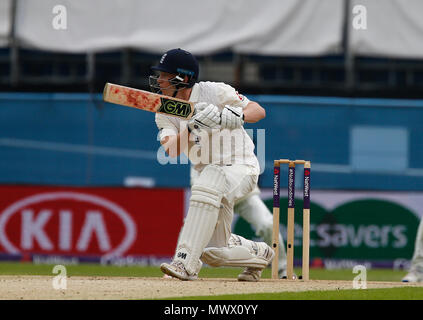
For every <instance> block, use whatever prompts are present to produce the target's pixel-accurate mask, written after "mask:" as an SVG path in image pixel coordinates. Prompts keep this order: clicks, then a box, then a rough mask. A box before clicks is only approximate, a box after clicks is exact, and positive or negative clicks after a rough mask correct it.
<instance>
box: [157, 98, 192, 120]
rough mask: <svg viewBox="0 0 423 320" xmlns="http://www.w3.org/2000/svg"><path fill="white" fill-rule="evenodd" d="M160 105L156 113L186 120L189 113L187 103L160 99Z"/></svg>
mask: <svg viewBox="0 0 423 320" xmlns="http://www.w3.org/2000/svg"><path fill="white" fill-rule="evenodd" d="M160 99H161V101H162V105H161V107H160V109H159V110H158V112H162V113H166V114H171V115H175V116H179V117H183V118H186V117H188V115H189V114H190V113H191V105H190V104H189V103H185V102H181V101H176V100H172V99H166V98H160Z"/></svg>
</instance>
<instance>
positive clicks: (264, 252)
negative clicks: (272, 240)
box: [238, 242, 275, 282]
mask: <svg viewBox="0 0 423 320" xmlns="http://www.w3.org/2000/svg"><path fill="white" fill-rule="evenodd" d="M256 255H257V257H258V258H261V259H264V260H266V261H267V264H266V266H267V265H269V263H270V262H271V261H272V259H273V257H274V256H275V252H274V251H273V250H272V248H270V247H269V246H268V245H267V244H266V243H265V242H259V243H257V252H256ZM264 268H265V267H261V268H256V267H246V268H245V269H244V271H243V272H242V273H241V274H239V275H238V281H248V282H256V281H259V280H260V277H261V273H262V272H263V269H264Z"/></svg>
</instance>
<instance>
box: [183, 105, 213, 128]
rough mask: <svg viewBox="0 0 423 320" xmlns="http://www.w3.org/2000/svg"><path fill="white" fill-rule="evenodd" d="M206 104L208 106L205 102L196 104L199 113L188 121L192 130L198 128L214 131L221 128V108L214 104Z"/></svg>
mask: <svg viewBox="0 0 423 320" xmlns="http://www.w3.org/2000/svg"><path fill="white" fill-rule="evenodd" d="M205 105H206V107H204V104H203V103H201V104H200V103H197V104H196V105H195V110H196V112H197V113H196V114H195V115H194V116H193V117H192V118H191V119H190V120H189V121H188V130H189V131H190V132H191V131H193V130H196V129H197V130H206V131H212V130H213V129H218V128H220V112H219V108H218V107H217V106H215V105H213V104H209V105H207V104H205ZM199 110H200V111H199ZM198 111H199V112H198Z"/></svg>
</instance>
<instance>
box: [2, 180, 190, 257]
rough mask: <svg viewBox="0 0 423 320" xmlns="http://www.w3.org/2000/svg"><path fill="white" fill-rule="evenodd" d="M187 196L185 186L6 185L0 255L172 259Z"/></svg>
mask: <svg viewBox="0 0 423 320" xmlns="http://www.w3.org/2000/svg"><path fill="white" fill-rule="evenodd" d="M183 199H184V192H183V190H182V189H142V188H65V187H21V186H2V187H0V256H1V257H3V258H13V257H15V258H16V259H18V260H19V259H21V260H34V261H35V260H41V259H43V258H44V259H47V258H48V257H49V258H52V257H61V258H62V259H65V258H68V259H71V260H70V261H92V262H104V263H126V262H139V263H150V262H151V260H155V259H158V260H160V259H169V258H170V257H171V256H172V255H173V253H174V250H175V247H176V241H177V237H178V233H179V229H180V227H181V225H182V219H183V212H184V208H183V206H184V203H183ZM75 259H76V260H75Z"/></svg>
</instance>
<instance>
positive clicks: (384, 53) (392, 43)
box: [350, 0, 423, 58]
mask: <svg viewBox="0 0 423 320" xmlns="http://www.w3.org/2000/svg"><path fill="white" fill-rule="evenodd" d="M357 5H362V6H364V7H365V9H366V10H365V11H366V15H367V28H366V29H356V28H354V27H353V23H351V26H350V35H351V48H352V50H353V52H354V54H356V55H366V56H380V57H398V58H423V1H422V0H406V1H405V0H382V1H376V0H352V6H353V7H354V6H357ZM358 14H359V13H357V14H352V18H353V19H354V16H357V17H358ZM357 19H358V18H357ZM357 21H358V20H357ZM359 24H360V23H359Z"/></svg>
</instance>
